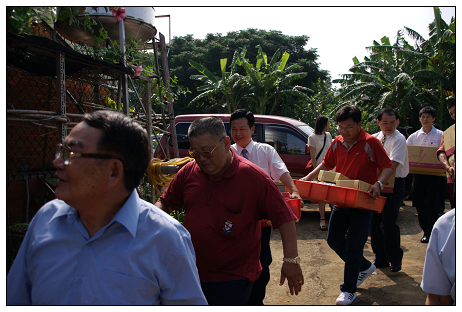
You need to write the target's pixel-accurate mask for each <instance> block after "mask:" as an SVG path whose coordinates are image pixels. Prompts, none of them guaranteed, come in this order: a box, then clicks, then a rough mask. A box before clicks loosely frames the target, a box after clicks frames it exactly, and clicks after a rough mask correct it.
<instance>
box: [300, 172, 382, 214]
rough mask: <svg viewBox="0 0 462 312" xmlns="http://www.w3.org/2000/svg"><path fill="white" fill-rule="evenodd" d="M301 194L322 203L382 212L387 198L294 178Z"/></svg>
mask: <svg viewBox="0 0 462 312" xmlns="http://www.w3.org/2000/svg"><path fill="white" fill-rule="evenodd" d="M294 183H295V186H296V187H297V189H298V192H299V193H300V196H301V197H303V198H305V199H309V200H313V201H317V202H320V203H327V204H333V205H337V206H340V207H349V208H360V209H367V210H373V211H376V212H379V213H380V212H382V210H383V206H384V205H385V200H386V198H385V197H383V196H379V198H378V199H373V198H372V197H371V196H370V194H369V193H368V192H364V191H360V190H355V189H352V188H347V187H341V186H336V185H331V184H323V183H317V182H309V181H299V180H294Z"/></svg>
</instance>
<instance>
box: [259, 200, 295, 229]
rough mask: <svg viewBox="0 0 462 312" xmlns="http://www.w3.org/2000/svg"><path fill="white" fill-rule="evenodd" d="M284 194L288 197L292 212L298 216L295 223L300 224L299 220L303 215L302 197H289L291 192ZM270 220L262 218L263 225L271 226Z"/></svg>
mask: <svg viewBox="0 0 462 312" xmlns="http://www.w3.org/2000/svg"><path fill="white" fill-rule="evenodd" d="M282 196H284V198H285V199H286V201H287V204H288V205H289V207H290V208H292V212H293V213H294V215H295V216H296V217H297V220H295V224H298V220H299V219H300V218H301V217H302V205H303V202H302V199H301V198H295V199H291V198H289V192H282ZM268 221H270V220H267V219H263V220H261V224H262V226H269V225H268V224H269V223H268Z"/></svg>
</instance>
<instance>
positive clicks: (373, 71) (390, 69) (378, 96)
mask: <svg viewBox="0 0 462 312" xmlns="http://www.w3.org/2000/svg"><path fill="white" fill-rule="evenodd" d="M454 26H455V19H452V20H451V24H450V25H447V24H446V23H445V22H444V21H443V20H442V19H441V16H440V12H439V9H438V8H435V21H433V22H432V23H431V24H430V25H429V29H430V32H429V35H430V39H429V40H426V39H425V38H424V37H423V36H421V35H420V34H418V33H417V32H415V31H414V30H412V29H410V28H408V27H405V28H404V31H406V33H407V34H408V35H409V36H410V37H411V38H412V39H413V40H415V41H416V43H415V45H410V44H409V43H408V42H407V41H406V40H405V38H404V35H403V31H402V30H399V31H398V32H397V36H396V42H395V43H394V44H393V45H392V44H391V43H390V40H389V38H388V37H382V38H381V40H380V43H378V42H377V41H374V42H373V46H370V47H367V49H368V51H370V55H369V57H365V58H364V61H363V62H359V61H358V60H357V59H356V58H354V59H353V63H354V65H353V67H352V68H351V69H350V72H351V74H344V75H342V79H338V80H334V81H333V82H334V83H341V89H340V90H339V91H340V98H341V100H342V101H343V103H342V104H347V103H355V104H357V105H358V106H360V108H361V109H362V110H363V112H364V113H365V115H364V124H365V125H366V127H367V126H368V124H369V123H370V124H371V128H374V127H375V125H374V124H375V119H376V116H377V113H378V111H379V110H381V109H382V108H383V107H392V108H395V109H396V110H397V111H398V113H399V114H400V117H401V125H402V126H404V125H412V126H414V127H416V128H419V127H420V123H419V121H418V111H419V110H420V109H421V108H423V107H425V106H427V105H431V106H433V107H435V109H436V110H437V112H438V116H437V122H438V123H439V124H440V126H442V128H443V129H445V128H447V126H449V125H450V123H451V122H450V118H449V115H448V113H447V109H446V103H447V102H448V101H449V100H450V99H451V98H453V97H455V27H454Z"/></svg>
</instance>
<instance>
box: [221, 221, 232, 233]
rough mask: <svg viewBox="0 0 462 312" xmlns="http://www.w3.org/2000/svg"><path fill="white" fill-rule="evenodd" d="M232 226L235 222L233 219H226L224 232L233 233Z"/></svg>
mask: <svg viewBox="0 0 462 312" xmlns="http://www.w3.org/2000/svg"><path fill="white" fill-rule="evenodd" d="M232 227H233V222H232V221H226V222H225V226H224V227H223V232H225V233H231V228H232Z"/></svg>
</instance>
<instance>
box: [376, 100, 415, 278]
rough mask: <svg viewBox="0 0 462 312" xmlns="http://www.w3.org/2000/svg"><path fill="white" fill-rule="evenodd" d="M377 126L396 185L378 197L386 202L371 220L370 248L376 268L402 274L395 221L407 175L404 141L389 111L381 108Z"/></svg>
mask: <svg viewBox="0 0 462 312" xmlns="http://www.w3.org/2000/svg"><path fill="white" fill-rule="evenodd" d="M377 124H378V125H379V127H380V130H381V131H380V132H377V133H375V134H373V136H375V137H376V138H377V139H378V140H379V141H380V142H381V143H382V146H383V148H384V149H385V152H387V155H388V157H389V158H390V160H391V163H392V164H393V169H394V170H395V181H394V188H393V192H392V193H381V195H382V196H384V197H386V198H387V200H386V201H385V206H384V207H383V211H382V212H381V213H374V215H373V216H372V223H371V246H372V251H373V252H374V254H375V259H374V265H375V267H377V268H384V267H389V266H390V264H391V266H390V272H398V271H400V270H401V262H402V259H403V249H401V235H400V230H399V226H398V224H397V223H396V220H397V219H398V215H399V209H400V207H401V203H402V201H403V198H404V193H405V190H406V187H405V180H404V179H405V178H406V176H407V175H408V173H409V157H408V151H407V144H406V138H405V137H404V136H403V135H402V134H401V133H400V132H399V131H398V130H397V127H398V125H399V115H398V113H397V112H396V111H395V110H394V109H392V108H389V107H386V108H383V109H382V110H381V111H380V112H379V114H378V115H377Z"/></svg>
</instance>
